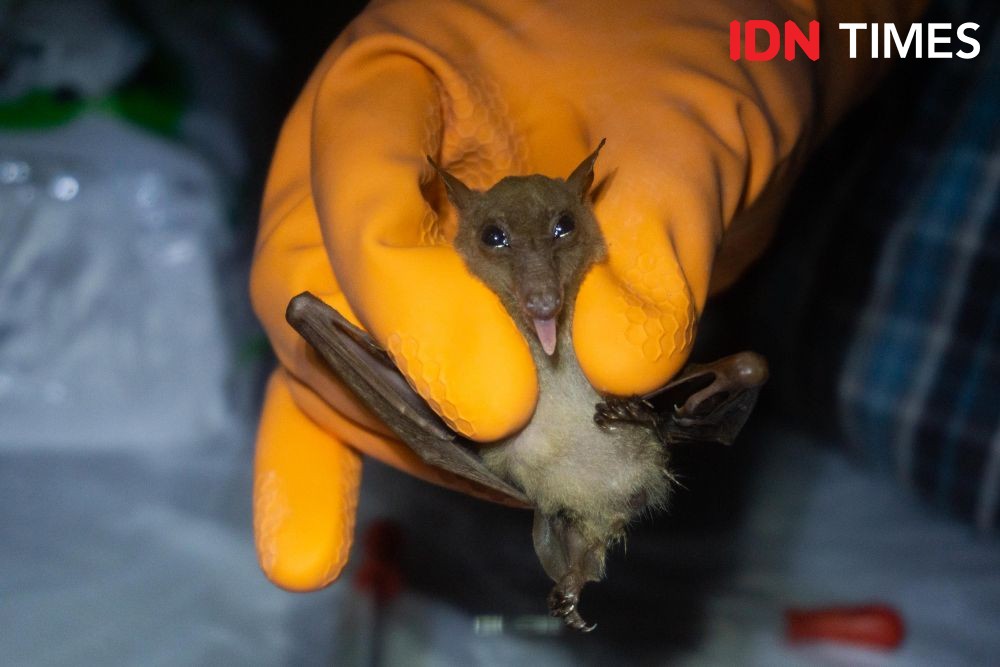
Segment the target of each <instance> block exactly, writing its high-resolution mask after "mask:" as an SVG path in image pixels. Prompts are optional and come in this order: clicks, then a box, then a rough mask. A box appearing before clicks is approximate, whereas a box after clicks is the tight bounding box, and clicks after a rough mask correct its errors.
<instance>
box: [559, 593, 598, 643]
mask: <svg viewBox="0 0 1000 667" xmlns="http://www.w3.org/2000/svg"><path fill="white" fill-rule="evenodd" d="M579 602H580V591H579V590H565V589H563V588H560V587H559V586H558V585H557V586H556V587H555V588H553V589H552V592H551V593H549V614H550V615H552V616H555V617H556V618H561V619H562V620H563V621H564V622H565V623H566V625H568V626H569V627H571V628H573V629H574V630H579V631H580V632H590V631H592V630H593V629H594V628H596V627H597V625H596V624H594V625H587V622H586V621H585V620H583V617H582V616H580V612H579V610H578V609H577V605H578V604H579Z"/></svg>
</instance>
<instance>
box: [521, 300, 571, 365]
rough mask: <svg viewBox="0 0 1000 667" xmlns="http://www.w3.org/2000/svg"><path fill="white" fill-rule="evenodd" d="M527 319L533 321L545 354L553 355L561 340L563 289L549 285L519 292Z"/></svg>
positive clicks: (533, 326) (532, 324)
mask: <svg viewBox="0 0 1000 667" xmlns="http://www.w3.org/2000/svg"><path fill="white" fill-rule="evenodd" d="M518 301H520V303H521V310H522V312H523V313H524V317H525V319H527V321H528V322H531V326H532V328H534V330H535V335H536V336H537V337H538V342H539V343H541V345H542V349H543V350H545V354H547V355H549V356H552V355H553V354H554V353H555V351H556V344H557V343H558V342H559V314H560V313H561V312H562V305H563V300H562V290H560V289H556V288H554V287H552V286H549V285H544V286H542V287H541V288H538V287H536V288H535V289H533V290H531V291H525V292H521V293H520V294H518Z"/></svg>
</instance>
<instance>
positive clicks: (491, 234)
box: [480, 225, 510, 248]
mask: <svg viewBox="0 0 1000 667" xmlns="http://www.w3.org/2000/svg"><path fill="white" fill-rule="evenodd" d="M480 238H481V239H482V241H483V243H484V244H485V245H488V246H490V247H491V248H506V247H507V246H509V245H510V239H509V238H507V232H505V231H504V230H502V229H500V227H498V226H497V225H486V226H485V227H483V235H482V236H481V237H480Z"/></svg>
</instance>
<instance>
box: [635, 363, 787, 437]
mask: <svg viewBox="0 0 1000 667" xmlns="http://www.w3.org/2000/svg"><path fill="white" fill-rule="evenodd" d="M767 376H768V370H767V361H766V360H765V359H764V357H762V356H760V355H759V354H757V353H756V352H740V353H739V354H734V355H732V356H729V357H724V358H722V359H719V360H718V361H715V362H712V363H709V364H691V365H690V366H687V367H686V368H685V369H684V370H682V371H681V372H680V374H678V376H677V377H676V378H675V379H674V380H673V381H672V382H670V383H669V384H667V385H666V386H664V387H662V388H661V389H658V390H656V391H655V392H653V393H651V394H647V395H646V396H644V397H643V398H644V399H645V400H646V401H648V402H649V403H651V404H652V405H653V406H654V409H655V410H657V412H659V413H660V415H661V416H662V418H661V419H659V420H658V429H659V431H660V436H661V437H662V438H663V441H664V442H666V443H675V442H718V443H722V444H725V445H731V444H733V441H734V440H735V439H736V436H737V435H738V434H739V432H740V430H741V429H742V428H743V425H744V424H745V423H746V421H747V418H748V417H749V416H750V412H751V411H752V410H753V407H754V404H755V403H756V402H757V394H759V393H760V388H761V386H763V384H764V383H765V382H766V381H767Z"/></svg>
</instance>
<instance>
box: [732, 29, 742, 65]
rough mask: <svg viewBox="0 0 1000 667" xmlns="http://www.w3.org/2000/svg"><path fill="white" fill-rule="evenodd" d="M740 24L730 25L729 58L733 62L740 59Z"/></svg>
mask: <svg viewBox="0 0 1000 667" xmlns="http://www.w3.org/2000/svg"><path fill="white" fill-rule="evenodd" d="M740 42H741V40H740V22H739V21H732V22H731V23H730V24H729V57H730V58H731V59H732V60H739V59H740V47H741V46H742V44H741V43H740Z"/></svg>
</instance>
